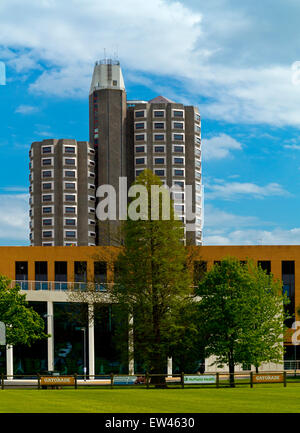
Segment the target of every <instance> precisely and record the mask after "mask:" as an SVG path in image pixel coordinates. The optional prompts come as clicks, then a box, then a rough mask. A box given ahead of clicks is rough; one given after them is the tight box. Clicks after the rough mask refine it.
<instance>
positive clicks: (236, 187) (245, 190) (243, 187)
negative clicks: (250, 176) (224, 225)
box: [205, 182, 290, 200]
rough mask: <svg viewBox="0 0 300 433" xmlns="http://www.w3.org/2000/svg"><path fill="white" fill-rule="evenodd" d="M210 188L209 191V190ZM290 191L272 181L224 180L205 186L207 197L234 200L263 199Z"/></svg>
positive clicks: (285, 194) (286, 193)
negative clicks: (263, 183) (243, 198)
mask: <svg viewBox="0 0 300 433" xmlns="http://www.w3.org/2000/svg"><path fill="white" fill-rule="evenodd" d="M207 190H208V191H207ZM288 195H290V194H289V192H288V191H286V190H284V188H283V187H282V186H281V185H279V184H278V183H275V182H271V183H268V184H267V185H264V186H260V185H256V184H255V183H251V182H223V183H220V182H219V183H215V184H207V185H206V187H205V199H210V200H211V199H216V198H219V199H223V200H232V199H236V198H241V197H242V196H244V197H247V196H248V197H252V198H253V197H254V198H258V199H262V198H265V197H270V196H288Z"/></svg>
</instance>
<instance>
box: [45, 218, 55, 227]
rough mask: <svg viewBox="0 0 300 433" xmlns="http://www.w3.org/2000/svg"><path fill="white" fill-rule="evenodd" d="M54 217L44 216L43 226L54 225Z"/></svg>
mask: <svg viewBox="0 0 300 433" xmlns="http://www.w3.org/2000/svg"><path fill="white" fill-rule="evenodd" d="M52 225H53V219H52V218H43V226H52Z"/></svg>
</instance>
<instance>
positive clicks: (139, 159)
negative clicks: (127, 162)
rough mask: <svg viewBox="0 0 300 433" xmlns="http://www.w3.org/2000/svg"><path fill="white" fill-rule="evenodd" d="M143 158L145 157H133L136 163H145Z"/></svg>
mask: <svg viewBox="0 0 300 433" xmlns="http://www.w3.org/2000/svg"><path fill="white" fill-rule="evenodd" d="M145 159H146V158H135V163H136V165H139V164H145Z"/></svg>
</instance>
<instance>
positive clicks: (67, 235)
mask: <svg viewBox="0 0 300 433" xmlns="http://www.w3.org/2000/svg"><path fill="white" fill-rule="evenodd" d="M65 238H76V231H75V230H65Z"/></svg>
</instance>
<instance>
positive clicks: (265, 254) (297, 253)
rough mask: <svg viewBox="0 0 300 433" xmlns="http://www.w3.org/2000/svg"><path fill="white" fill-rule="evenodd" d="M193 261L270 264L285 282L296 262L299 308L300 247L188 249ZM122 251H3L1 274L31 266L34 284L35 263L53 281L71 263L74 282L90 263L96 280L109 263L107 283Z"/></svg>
mask: <svg viewBox="0 0 300 433" xmlns="http://www.w3.org/2000/svg"><path fill="white" fill-rule="evenodd" d="M189 250H190V252H191V254H192V257H193V260H197V261H205V262H207V269H210V268H211V267H212V266H213V265H214V262H215V261H218V260H222V259H223V258H225V257H236V258H238V259H240V260H251V259H252V260H254V261H256V262H257V261H270V262H271V272H272V274H273V275H274V277H275V278H278V279H279V280H281V278H282V261H294V262H295V305H296V306H298V305H300V246H298V245H282V246H261V245H257V246H199V247H196V246H195V247H189ZM118 251H119V249H118V248H116V247H100V246H99V247H92V246H91V247H86V246H81V247H75V246H73V247H63V246H58V247H39V246H34V247H0V274H3V275H6V276H7V277H8V278H10V279H12V280H15V262H16V261H25V262H28V280H31V281H34V280H35V261H41V260H44V261H47V262H48V280H49V281H54V280H55V278H54V263H55V261H66V262H67V263H68V281H70V282H73V281H74V262H75V261H87V267H88V276H89V277H90V278H93V262H94V261H99V260H101V261H107V263H108V265H107V266H108V281H112V278H113V263H114V261H115V260H116V257H117V255H118Z"/></svg>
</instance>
